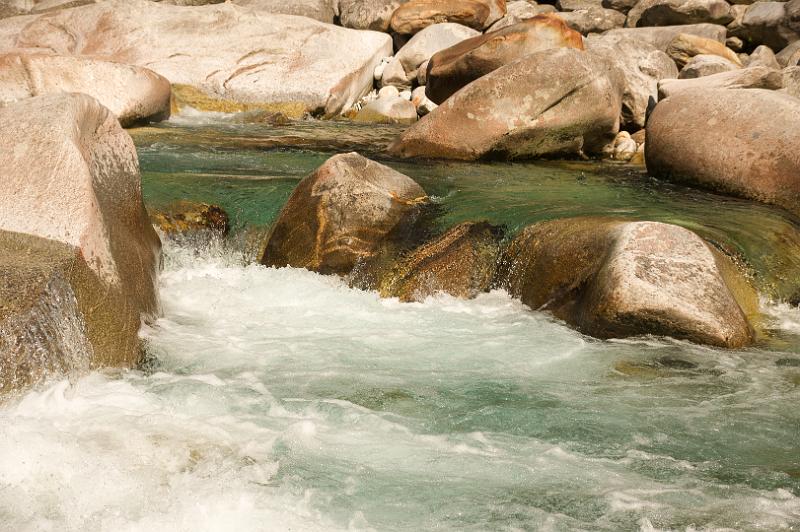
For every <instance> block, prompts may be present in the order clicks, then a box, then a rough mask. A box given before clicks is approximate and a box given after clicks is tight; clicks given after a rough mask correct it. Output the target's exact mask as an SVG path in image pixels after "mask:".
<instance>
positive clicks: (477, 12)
mask: <svg viewBox="0 0 800 532" xmlns="http://www.w3.org/2000/svg"><path fill="white" fill-rule="evenodd" d="M505 14H506V0H410V1H409V2H407V3H405V4H403V5H401V6H400V7H399V8H397V10H396V11H395V12H394V13H393V14H392V20H391V28H392V31H394V32H396V33H400V34H403V35H409V34H414V33H417V32H418V31H420V30H422V29H424V28H427V27H428V26H430V25H432V24H439V23H441V22H456V23H458V24H463V25H464V26H469V27H470V28H473V29H476V30H479V31H483V30H485V29H487V28H488V27H489V26H491V25H492V24H494V23H495V22H496V21H498V20H500V19H501V18H502V17H503V16H504V15H505Z"/></svg>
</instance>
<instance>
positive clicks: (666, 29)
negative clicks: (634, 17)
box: [603, 24, 728, 51]
mask: <svg viewBox="0 0 800 532" xmlns="http://www.w3.org/2000/svg"><path fill="white" fill-rule="evenodd" d="M727 32H728V30H727V29H726V28H725V26H720V25H719V24H685V25H680V26H661V27H652V28H618V29H614V30H609V31H607V32H606V33H604V34H603V37H604V38H606V39H629V38H633V39H638V40H640V41H645V42H647V43H648V44H650V45H652V46H655V47H656V48H658V49H659V50H664V51H666V49H667V47H668V46H669V43H671V42H672V40H673V39H674V38H675V37H677V36H678V35H680V34H681V33H687V34H690V35H696V36H698V37H705V38H707V39H714V40H715V41H719V42H721V43H724V42H725V36H726V34H727Z"/></svg>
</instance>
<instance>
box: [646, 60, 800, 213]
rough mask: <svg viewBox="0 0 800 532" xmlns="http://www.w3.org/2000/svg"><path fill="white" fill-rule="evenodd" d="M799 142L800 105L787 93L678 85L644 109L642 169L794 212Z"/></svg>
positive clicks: (798, 202)
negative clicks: (650, 108) (644, 165)
mask: <svg viewBox="0 0 800 532" xmlns="http://www.w3.org/2000/svg"><path fill="white" fill-rule="evenodd" d="M762 68H763V67H762ZM722 75H723V74H717V76H722ZM709 77H713V76H709ZM709 77H706V78H700V80H703V79H709ZM700 80H686V81H684V82H683V83H686V82H688V81H700ZM798 143H800V105H798V100H797V99H796V98H794V97H792V96H790V95H788V94H783V93H780V92H776V91H769V90H763V89H709V88H700V89H689V90H683V91H680V92H678V93H676V94H674V95H672V96H669V97H668V98H666V99H665V100H662V101H660V102H659V103H658V105H656V108H655V109H654V110H653V112H652V114H651V115H650V118H649V120H648V123H647V142H646V143H645V152H646V161H647V170H648V172H650V174H652V175H653V176H655V177H657V178H660V179H666V180H671V181H677V182H681V183H686V184H689V185H695V186H699V187H702V188H707V189H711V190H714V191H717V192H721V193H724V194H732V195H735V196H739V197H743V198H748V199H752V200H756V201H760V202H764V203H770V204H773V205H778V206H780V207H783V208H785V209H786V210H788V211H790V212H792V213H794V214H796V215H800V151H799V150H798V149H797V146H798V145H800V144H798Z"/></svg>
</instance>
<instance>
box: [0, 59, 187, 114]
mask: <svg viewBox="0 0 800 532" xmlns="http://www.w3.org/2000/svg"><path fill="white" fill-rule="evenodd" d="M59 92H82V93H85V94H88V95H90V96H92V97H94V98H95V99H96V100H98V101H99V102H100V103H101V104H103V105H104V106H105V107H107V108H108V109H109V110H110V111H111V112H112V113H114V115H116V117H117V119H118V120H119V121H120V123H121V124H122V125H123V126H129V125H134V124H137V123H141V122H147V121H151V120H163V119H165V118H168V117H169V112H170V94H171V92H170V83H169V81H167V80H166V78H164V77H162V76H159V75H158V74H156V73H155V72H153V71H151V70H148V69H146V68H142V67H136V66H130V65H122V64H119V63H112V62H109V61H100V60H97V59H90V58H85V57H75V56H59V55H50V54H43V53H8V54H0V101H4V102H13V101H17V100H23V99H26V98H31V97H33V96H39V95H42V94H51V93H59Z"/></svg>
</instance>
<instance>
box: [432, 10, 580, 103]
mask: <svg viewBox="0 0 800 532" xmlns="http://www.w3.org/2000/svg"><path fill="white" fill-rule="evenodd" d="M553 48H575V49H578V50H583V39H582V38H581V35H580V34H579V33H578V32H576V31H575V30H572V29H570V28H569V27H568V26H567V25H566V24H565V23H564V21H563V20H561V18H559V17H558V16H555V15H539V16H536V17H533V18H530V19H528V20H525V21H524V22H520V23H519V24H514V25H512V26H507V27H505V28H502V29H500V30H497V31H492V32H489V33H486V34H483V35H478V36H476V37H472V38H470V39H466V40H464V41H461V42H459V43H458V44H456V45H454V46H451V47H449V48H446V49H444V50H442V51H440V52H437V53H435V54H434V55H433V57H431V60H430V62H429V63H428V70H427V75H426V80H427V84H426V89H425V93H426V94H427V96H428V98H430V99H431V100H432V101H434V102H436V103H437V104H441V103H442V102H443V101H445V100H446V99H447V98H449V97H450V96H452V95H453V93H455V92H456V91H458V90H459V89H461V88H462V87H464V86H465V85H467V84H469V83H471V82H473V81H475V80H476V79H478V78H480V77H483V76H485V75H486V74H488V73H489V72H492V71H494V70H497V69H498V68H500V67H501V66H503V65H506V64H508V63H511V62H513V61H515V60H517V59H520V58H522V57H524V56H526V55H529V54H532V53H534V52H540V51H542V50H550V49H553Z"/></svg>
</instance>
